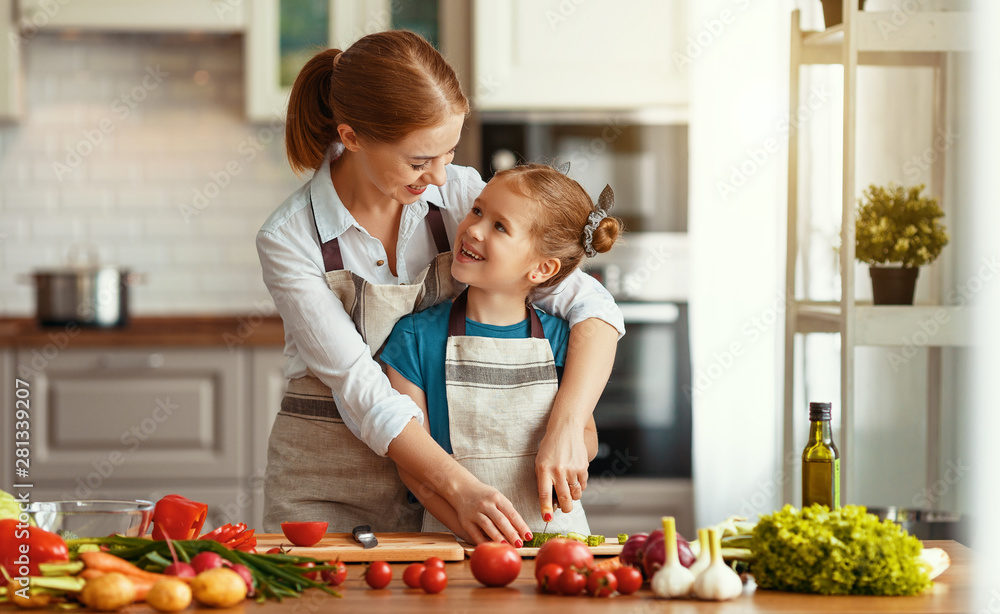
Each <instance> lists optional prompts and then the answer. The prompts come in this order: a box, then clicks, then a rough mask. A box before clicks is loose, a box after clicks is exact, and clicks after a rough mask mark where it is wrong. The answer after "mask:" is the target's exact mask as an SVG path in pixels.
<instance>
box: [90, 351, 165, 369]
mask: <svg viewBox="0 0 1000 614" xmlns="http://www.w3.org/2000/svg"><path fill="white" fill-rule="evenodd" d="M165 363H166V361H165V360H164V358H163V354H161V353H159V352H153V353H152V354H149V355H147V356H145V357H144V358H133V357H131V356H118V355H115V354H102V355H101V357H100V358H99V359H97V366H98V367H100V368H101V369H159V368H160V367H162V366H163V365H164V364H165Z"/></svg>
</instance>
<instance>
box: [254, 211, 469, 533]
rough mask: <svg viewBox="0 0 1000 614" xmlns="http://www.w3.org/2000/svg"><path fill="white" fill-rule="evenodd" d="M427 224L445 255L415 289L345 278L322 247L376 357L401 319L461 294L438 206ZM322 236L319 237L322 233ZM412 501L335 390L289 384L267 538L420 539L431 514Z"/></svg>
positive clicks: (273, 446) (273, 458) (335, 250)
mask: <svg viewBox="0 0 1000 614" xmlns="http://www.w3.org/2000/svg"><path fill="white" fill-rule="evenodd" d="M311 206H312V200H311V196H310V207H311ZM313 217H314V218H315V209H314V212H313ZM427 222H428V226H429V228H430V231H431V234H432V235H433V237H434V242H435V245H436V246H437V250H438V252H439V253H438V255H437V256H436V257H435V258H434V260H433V261H431V264H430V265H429V266H428V267H427V268H426V269H425V270H424V271H422V272H421V273H420V275H419V276H417V278H416V279H415V280H414V282H413V283H412V284H403V285H390V284H373V283H369V282H368V281H366V280H364V279H362V278H361V277H359V276H358V275H356V274H354V273H352V272H350V271H345V270H344V263H343V258H342V257H341V254H340V246H339V244H338V241H337V239H332V240H330V241H327V242H326V243H323V244H322V246H321V248H322V251H323V263H324V268H325V270H326V274H325V277H326V283H327V285H328V286H329V287H330V290H332V291H333V293H334V294H336V295H337V298H339V299H340V301H341V302H342V303H343V304H344V308H345V309H346V310H347V312H348V313H349V314H350V315H351V318H352V319H353V320H354V324H355V326H356V327H357V329H358V332H359V333H361V336H362V338H363V339H364V340H365V342H366V343H367V344H368V345H369V347H371V348H372V356H373V357H376V358H377V356H378V354H379V353H380V352H381V349H382V346H383V344H384V343H385V340H386V338H387V337H388V336H389V333H390V332H391V331H392V327H393V326H394V325H395V324H396V322H398V321H399V319H400V318H402V317H403V316H405V315H407V314H409V313H414V312H418V311H423V310H424V309H427V308H428V307H432V306H434V305H437V304H438V303H440V302H442V301H445V300H447V299H449V298H452V297H453V296H455V295H456V294H457V293H458V289H459V287H458V285H457V284H456V282H455V281H454V280H453V279H452V277H451V259H452V254H451V246H450V244H449V241H448V234H447V232H446V230H445V227H444V220H443V219H442V215H441V210H440V209H439V208H438V207H437V206H436V205H434V204H430V205H429V210H428V212H427ZM316 232H317V236H319V229H318V228H317V231H316ZM407 495H408V493H407V489H406V487H405V486H404V485H403V482H402V481H401V480H400V479H399V474H398V473H397V471H396V465H395V463H394V462H393V461H392V460H391V459H389V458H387V457H382V456H379V455H378V454H376V453H375V452H373V451H372V450H371V448H369V447H368V446H367V445H366V444H365V443H364V442H362V441H361V440H360V439H358V438H357V437H356V436H355V435H354V433H352V432H351V430H350V429H349V428H348V427H347V425H345V424H344V420H343V418H341V416H340V412H339V410H338V409H337V404H336V402H335V401H334V399H333V396H332V391H331V390H330V388H329V387H328V386H326V385H325V384H323V383H322V382H321V381H320V380H319V379H317V378H316V377H315V376H313V375H312V373H311V372H310V373H309V374H308V375H306V376H305V377H300V378H296V379H293V380H291V381H289V382H288V390H287V392H286V393H285V397H284V398H283V399H282V401H281V411H280V412H279V413H278V415H277V417H276V418H275V421H274V426H273V427H272V428H271V436H270V438H269V440H268V447H267V471H266V474H265V478H264V530H265V531H267V532H269V533H280V532H281V523H282V522H287V521H294V520H320V521H327V522H329V523H330V524H329V528H328V529H327V530H328V531H330V532H338V533H342V532H350V531H351V529H352V528H354V527H356V526H358V525H361V524H368V525H371V527H372V530H374V531H376V532H383V531H417V530H419V528H420V523H421V517H422V513H423V507H422V506H421V505H420V504H419V502H417V501H416V499H413V498H411V497H408V496H407Z"/></svg>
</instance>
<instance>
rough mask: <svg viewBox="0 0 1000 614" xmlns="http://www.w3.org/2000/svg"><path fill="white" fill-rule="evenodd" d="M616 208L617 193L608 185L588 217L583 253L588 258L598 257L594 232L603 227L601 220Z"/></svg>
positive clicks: (584, 230) (584, 229) (584, 233)
mask: <svg viewBox="0 0 1000 614" xmlns="http://www.w3.org/2000/svg"><path fill="white" fill-rule="evenodd" d="M614 206H615V193H614V190H612V189H611V186H609V185H606V186H604V189H603V190H601V195H600V196H599V197H598V198H597V204H596V205H595V206H594V210H593V211H591V212H590V215H588V216H587V225H586V226H584V227H583V251H584V252H585V253H586V254H587V257H588V258H593V257H594V256H596V255H597V250H596V249H594V231H595V230H597V227H598V226H600V225H601V220H603V219H604V218H606V217H608V212H609V211H611V208H612V207H614Z"/></svg>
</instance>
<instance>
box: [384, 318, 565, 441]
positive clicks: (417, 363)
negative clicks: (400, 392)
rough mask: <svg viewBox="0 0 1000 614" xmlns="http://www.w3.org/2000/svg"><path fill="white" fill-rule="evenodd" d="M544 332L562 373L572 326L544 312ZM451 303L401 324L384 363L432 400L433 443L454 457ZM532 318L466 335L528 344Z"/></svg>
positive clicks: (472, 329) (475, 328)
mask: <svg viewBox="0 0 1000 614" xmlns="http://www.w3.org/2000/svg"><path fill="white" fill-rule="evenodd" d="M535 311H537V312H538V318H539V319H540V320H541V321H542V331H543V332H544V333H545V338H546V339H548V341H549V345H550V346H551V347H552V356H553V358H554V359H555V363H556V367H559V368H560V369H559V371H560V372H561V367H562V366H563V365H564V364H565V363H566V347H567V346H568V344H569V323H568V322H567V321H566V320H563V319H562V318H558V317H556V316H553V315H549V314H547V313H545V312H543V311H541V310H539V309H538V308H536V309H535ZM450 313H451V301H445V302H443V303H440V304H438V305H435V306H434V307H431V308H430V309H426V310H424V311H421V312H420V313H414V314H410V315H408V316H405V317H404V318H403V319H401V320H400V321H399V322H397V323H396V326H395V328H393V329H392V334H390V335H389V339H388V340H387V341H386V342H385V347H384V348H383V350H382V354H381V356H380V357H379V358H380V359H381V360H382V361H383V362H384V363H385V364H387V365H389V366H390V367H392V368H393V369H395V370H396V371H398V372H399V374H400V375H402V376H403V377H405V378H406V379H407V380H409V381H411V382H413V383H414V384H415V385H416V386H417V387H418V388H420V389H421V390H423V391H424V394H425V395H426V396H427V416H428V420H429V423H430V429H431V437H433V438H434V440H435V441H437V442H438V444H440V445H441V447H442V448H444V449H445V451H446V452H448V453H449V454H451V452H452V449H451V434H450V431H449V429H448V396H447V393H446V392H445V376H444V361H445V353H446V351H447V347H448V316H449V314H450ZM530 331H531V322H530V320H529V319H528V318H525V319H524V320H523V321H521V322H519V323H517V324H512V325H510V326H494V325H492V324H481V323H479V322H476V321H474V320H470V319H468V318H466V319H465V334H466V335H467V336H470V337H492V338H495V339H526V338H527V337H529V336H530V334H531V332H530Z"/></svg>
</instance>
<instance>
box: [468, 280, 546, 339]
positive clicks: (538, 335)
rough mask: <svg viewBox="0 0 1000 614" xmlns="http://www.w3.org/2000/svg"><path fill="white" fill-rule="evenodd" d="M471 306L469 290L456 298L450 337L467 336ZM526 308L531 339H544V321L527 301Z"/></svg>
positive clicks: (525, 302)
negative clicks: (466, 323)
mask: <svg viewBox="0 0 1000 614" xmlns="http://www.w3.org/2000/svg"><path fill="white" fill-rule="evenodd" d="M468 305H469V289H468V288H466V289H465V290H463V291H462V293H461V294H459V295H458V296H457V297H455V300H454V302H452V304H451V312H450V313H449V314H448V336H449V337H464V336H465V312H466V308H467V307H468ZM524 306H525V307H527V308H528V317H529V318H530V319H531V337H532V338H533V339H544V338H545V331H543V330H542V320H541V319H540V318H539V317H538V313H537V312H536V311H535V308H534V307H533V306H532V305H531V303H529V302H528V301H527V300H525V301H524Z"/></svg>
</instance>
